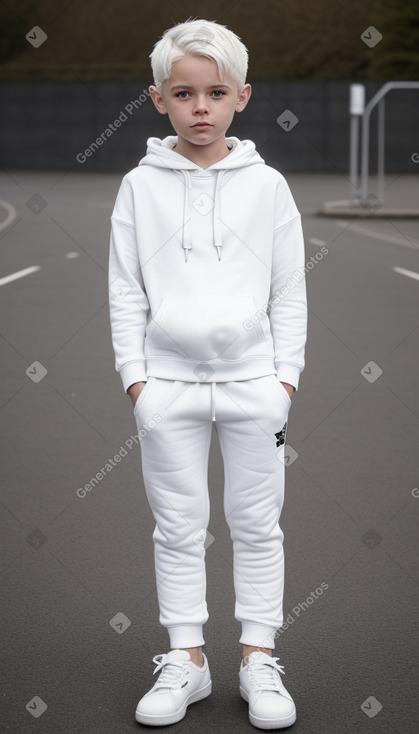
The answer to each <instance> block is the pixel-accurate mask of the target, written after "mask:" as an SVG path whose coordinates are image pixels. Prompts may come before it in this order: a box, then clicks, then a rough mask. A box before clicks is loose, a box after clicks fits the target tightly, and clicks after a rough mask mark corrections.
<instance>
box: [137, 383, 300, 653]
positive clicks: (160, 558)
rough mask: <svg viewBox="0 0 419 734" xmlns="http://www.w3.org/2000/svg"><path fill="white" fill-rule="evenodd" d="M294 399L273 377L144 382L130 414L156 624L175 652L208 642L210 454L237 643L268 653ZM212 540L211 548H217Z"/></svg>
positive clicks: (279, 585)
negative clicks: (220, 501)
mask: <svg viewBox="0 0 419 734" xmlns="http://www.w3.org/2000/svg"><path fill="white" fill-rule="evenodd" d="M290 405H291V399H290V397H289V395H288V393H287V391H286V390H285V388H284V386H283V385H281V383H280V382H279V380H278V378H277V376H276V375H275V374H271V375H267V376H265V377H258V378H255V379H252V380H242V381H236V382H219V383H215V382H213V383H208V382H207V383H204V382H182V381H180V380H167V379H162V378H160V377H151V376H150V377H148V381H147V384H146V385H145V387H144V388H143V390H142V392H141V394H140V396H139V398H138V400H137V402H136V404H135V407H134V416H135V419H136V423H137V428H138V431H139V435H140V436H141V443H140V445H141V457H142V470H143V478H144V485H145V490H146V493H147V499H148V502H149V504H150V507H151V510H152V513H153V516H154V519H155V522H156V525H155V529H154V532H153V541H154V550H155V557H154V558H155V572H156V582H157V594H158V602H159V609H160V617H159V621H160V623H161V624H162V625H163V626H164V627H166V628H167V630H168V633H169V638H170V645H171V647H172V648H179V647H197V646H200V645H203V644H205V641H204V637H203V624H204V623H205V622H206V621H207V619H208V611H207V604H206V598H205V597H206V574H205V551H206V542H205V541H206V528H207V527H208V522H209V496H208V481H207V475H208V455H209V449H210V442H211V432H212V422H214V423H215V427H216V430H217V434H218V439H219V443H220V450H221V454H222V457H223V462H224V476H225V486H224V512H225V517H226V521H227V523H228V526H229V528H230V533H231V538H232V541H233V553H234V590H235V596H236V604H235V618H236V619H237V620H239V621H240V622H241V631H242V634H241V637H240V640H239V642H241V643H243V644H247V645H255V646H261V647H267V648H270V649H274V646H275V643H274V638H275V632H276V630H277V629H278V628H279V627H280V626H281V625H282V623H283V610H282V599H283V588H284V557H283V546H282V541H283V532H282V530H281V528H280V526H279V517H280V514H281V510H282V505H283V501H284V473H285V467H284V443H285V434H286V428H287V417H288V411H289V408H290ZM215 542H216V541H215Z"/></svg>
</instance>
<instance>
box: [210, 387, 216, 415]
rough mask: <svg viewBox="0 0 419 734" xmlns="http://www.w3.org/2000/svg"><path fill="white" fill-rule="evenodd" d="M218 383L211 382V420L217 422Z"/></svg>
mask: <svg viewBox="0 0 419 734" xmlns="http://www.w3.org/2000/svg"><path fill="white" fill-rule="evenodd" d="M216 384H217V383H215V382H211V414H212V418H211V420H213V421H215V386H216Z"/></svg>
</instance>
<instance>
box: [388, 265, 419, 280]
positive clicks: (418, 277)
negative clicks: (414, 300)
mask: <svg viewBox="0 0 419 734" xmlns="http://www.w3.org/2000/svg"><path fill="white" fill-rule="evenodd" d="M393 270H394V272H395V273H400V275H406V276H407V277H408V278H413V280H419V273H415V271H414V270H406V268H399V267H397V266H396V267H394V268H393Z"/></svg>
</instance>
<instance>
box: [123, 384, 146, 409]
mask: <svg viewBox="0 0 419 734" xmlns="http://www.w3.org/2000/svg"><path fill="white" fill-rule="evenodd" d="M146 384H147V383H146V382H134V383H133V384H132V385H130V386H129V388H128V390H127V393H128V395H129V396H130V398H131V400H132V404H133V405H135V403H136V402H137V400H138V398H139V397H140V395H141V393H142V391H143V390H144V387H145V385H146Z"/></svg>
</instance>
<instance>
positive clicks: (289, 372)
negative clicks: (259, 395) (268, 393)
mask: <svg viewBox="0 0 419 734" xmlns="http://www.w3.org/2000/svg"><path fill="white" fill-rule="evenodd" d="M275 367H276V369H277V375H276V376H277V378H278V380H279V381H280V382H288V383H289V384H290V385H292V386H293V387H295V389H296V390H298V383H299V381H300V373H301V370H300V368H299V367H296V366H295V365H294V364H289V362H275Z"/></svg>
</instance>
